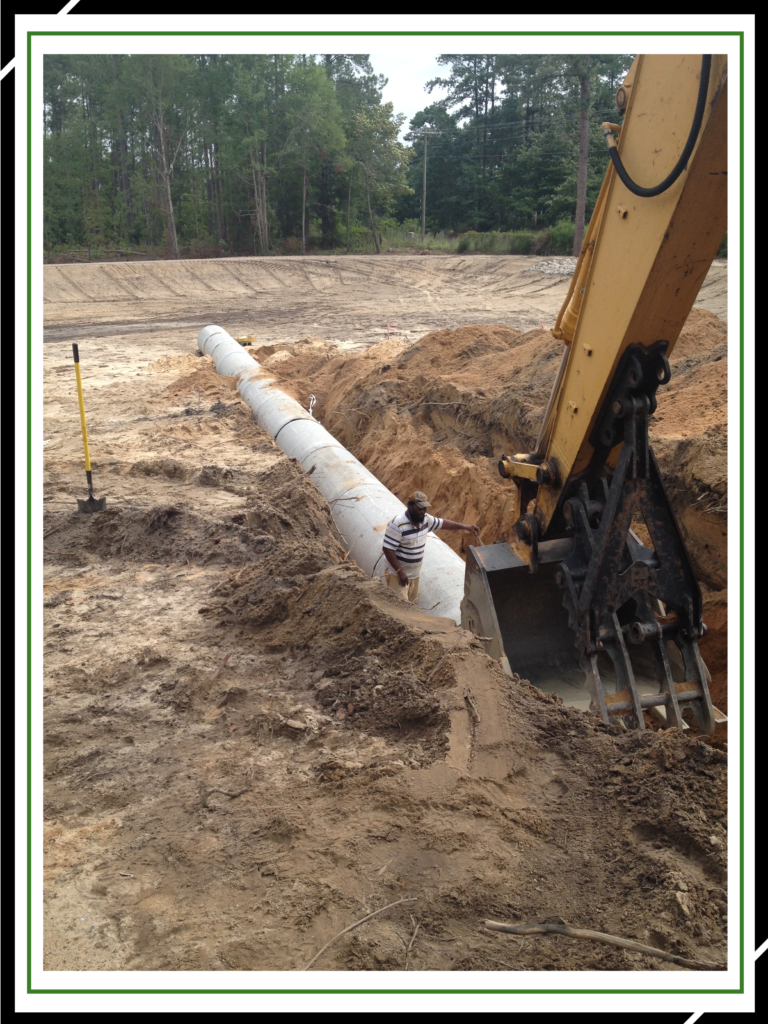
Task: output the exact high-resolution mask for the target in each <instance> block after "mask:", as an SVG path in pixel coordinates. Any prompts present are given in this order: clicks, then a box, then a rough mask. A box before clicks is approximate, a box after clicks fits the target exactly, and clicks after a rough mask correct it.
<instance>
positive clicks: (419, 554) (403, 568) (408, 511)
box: [382, 491, 480, 604]
mask: <svg viewBox="0 0 768 1024" xmlns="http://www.w3.org/2000/svg"><path fill="white" fill-rule="evenodd" d="M428 508H431V502H430V501H429V499H428V498H427V496H426V494H425V493H424V492H423V491H414V492H413V494H411V495H410V497H409V498H408V505H407V507H406V508H405V509H404V511H403V512H401V513H400V515H397V516H395V518H394V519H392V520H391V521H390V522H389V523H387V529H386V532H385V533H384V546H383V548H382V550H383V552H384V557H385V558H386V560H387V562H388V563H389V564H388V565H387V566H386V567H385V569H384V581H385V583H386V584H387V586H389V587H392V589H393V590H395V591H397V593H398V594H399V595H400V597H402V598H403V600H406V601H410V602H411V604H415V603H416V600H417V598H418V596H419V575H420V574H421V563H422V560H423V558H424V544H425V543H426V540H427V534H428V533H432V532H433V531H434V530H466V531H467V532H468V533H471V534H474V536H475V537H477V538H479V537H480V527H479V526H475V525H474V524H470V525H469V526H468V525H466V524H465V523H455V522H454V521H453V520H452V519H438V517H437V516H431V515H430V514H429V513H428V512H427V509H428Z"/></svg>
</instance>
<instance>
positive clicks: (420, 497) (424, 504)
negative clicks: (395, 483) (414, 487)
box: [408, 491, 431, 523]
mask: <svg viewBox="0 0 768 1024" xmlns="http://www.w3.org/2000/svg"><path fill="white" fill-rule="evenodd" d="M430 504H431V503H430V500H429V498H428V497H427V496H426V494H425V493H424V491H414V492H413V494H410V495H408V511H409V513H410V516H411V519H413V520H415V521H416V522H417V523H420V522H421V521H422V520H423V519H424V516H425V515H426V514H427V509H428V508H429V507H430Z"/></svg>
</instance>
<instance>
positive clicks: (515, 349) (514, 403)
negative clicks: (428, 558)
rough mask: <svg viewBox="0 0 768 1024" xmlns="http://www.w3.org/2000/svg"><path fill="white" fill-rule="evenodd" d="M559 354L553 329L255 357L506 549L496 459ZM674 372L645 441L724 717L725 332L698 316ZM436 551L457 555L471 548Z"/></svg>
mask: <svg viewBox="0 0 768 1024" xmlns="http://www.w3.org/2000/svg"><path fill="white" fill-rule="evenodd" d="M561 352H562V343H560V342H558V341H556V340H555V339H554V338H553V337H552V334H551V333H550V332H549V331H548V330H547V331H545V330H541V329H539V330H533V331H528V332H525V333H523V332H520V331H517V330H514V329H513V328H510V327H504V326H498V325H497V326H486V325H470V326H466V327H461V328H459V329H457V330H443V331H433V332H431V333H429V334H426V335H425V336H424V337H422V338H420V339H419V340H418V341H417V342H416V343H415V344H412V343H410V342H408V341H403V340H396V339H393V340H390V341H389V342H387V343H382V344H380V345H377V346H376V347H375V348H370V349H367V350H366V351H364V352H360V353H339V352H338V351H337V350H336V349H335V348H334V347H333V346H332V345H329V344H328V343H326V342H324V341H323V340H322V339H320V338H316V337H307V338H305V339H303V340H301V341H300V342H299V343H298V344H296V345H269V346H262V347H260V348H258V349H256V350H255V351H254V357H255V358H256V359H258V360H259V361H260V362H261V363H262V365H263V367H264V373H265V374H268V375H269V376H270V377H274V378H275V380H276V381H277V382H278V384H279V386H280V387H282V388H283V389H284V390H285V391H287V392H289V393H290V394H292V395H293V396H294V397H296V398H297V399H298V400H299V401H301V402H302V404H305V405H306V404H307V401H308V398H309V394H310V393H312V394H314V395H315V396H316V398H317V405H316V406H315V415H316V416H317V417H318V418H319V419H321V420H322V422H323V423H324V425H325V426H326V427H327V428H328V429H329V430H330V431H331V432H332V433H333V434H334V435H335V436H336V437H338V438H339V439H340V440H341V441H342V443H344V444H345V445H346V446H347V447H348V448H349V449H350V451H352V452H353V454H355V455H356V456H357V457H358V458H359V459H360V460H361V462H363V463H364V464H365V465H366V466H367V467H368V468H369V469H370V470H371V472H373V473H374V474H375V475H376V476H377V477H378V478H379V479H380V480H381V481H382V482H383V483H384V484H386V486H387V487H389V489H390V490H392V491H393V492H394V493H395V494H397V495H398V496H399V497H400V498H402V499H403V500H404V499H405V498H406V497H407V495H408V493H409V492H410V491H412V490H415V489H421V490H423V491H425V492H426V493H427V494H428V495H429V498H430V500H431V501H432V503H433V506H434V511H436V512H437V513H438V514H440V515H445V516H447V517H448V518H451V519H456V520H459V521H461V522H476V523H478V524H479V526H480V528H481V540H482V542H483V543H485V544H491V543H495V542H496V541H499V540H506V539H509V530H510V529H511V526H512V524H513V523H514V522H515V519H516V518H517V513H516V510H515V508H514V496H513V493H512V488H511V486H510V484H509V483H508V482H507V481H504V480H502V479H501V478H500V476H499V473H498V469H497V463H498V460H499V457H500V455H501V454H502V453H504V452H506V453H509V454H512V453H514V452H526V451H530V450H531V449H532V448H533V447H534V446H535V442H536V437H537V434H538V430H539V425H540V423H541V420H542V417H543V414H544V409H545V406H546V403H547V400H548V398H549V394H550V391H551V387H552V382H553V379H554V375H555V372H556V370H557V365H558V362H559V359H560V354H561ZM671 367H672V381H671V383H670V385H669V386H668V387H667V388H665V389H663V390H662V391H660V392H659V396H658V398H659V404H658V410H657V412H656V414H655V415H654V416H652V417H651V441H652V445H653V448H654V451H655V453H656V456H657V458H658V460H659V464H660V467H661V471H662V474H663V478H664V480H665V484H666V487H667V490H668V493H669V495H670V498H671V501H672V504H673V507H674V509H675V513H676V515H677V518H678V521H679V523H680V526H681V529H682V532H683V535H684V538H685V542H686V545H687V548H688V551H689V553H690V555H691V557H692V560H693V563H694V567H695V569H696V572H697V575H698V578H699V580H700V582H701V583H702V589H703V592H704V602H705V621H706V623H707V627H708V629H709V634H708V636H707V637H706V638H705V639H704V640H703V641H702V645H701V646H702V651H703V652H704V656H705V659H707V660H708V662H709V667H710V672H711V673H712V693H713V700H714V702H715V704H716V706H717V707H719V708H720V710H722V711H723V712H726V713H727V657H726V651H727V586H728V578H727V564H728V551H727V509H728V490H727V468H728V467H727V373H728V357H727V327H726V324H725V323H724V322H723V321H722V320H720V319H719V318H718V317H716V316H715V315H714V314H712V313H709V312H707V311H706V310H698V309H694V310H693V311H692V312H691V314H690V316H689V318H688V321H687V322H686V325H685V326H684V328H683V331H682V333H681V335H680V338H679V340H678V342H677V344H676V346H675V349H674V352H673V354H672V358H671ZM443 539H444V540H445V541H446V542H447V543H448V544H450V545H451V546H452V547H454V549H455V550H457V551H458V552H459V553H460V554H461V555H462V556H463V555H464V553H465V548H466V545H467V544H468V543H469V539H470V538H469V535H468V534H464V533H446V534H445V535H444V537H443Z"/></svg>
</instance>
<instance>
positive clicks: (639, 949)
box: [485, 921, 727, 971]
mask: <svg viewBox="0 0 768 1024" xmlns="http://www.w3.org/2000/svg"><path fill="white" fill-rule="evenodd" d="M485 927H486V928H490V929H491V931H495V932H508V933H509V934H510V935H545V934H547V933H548V932H550V933H552V934H554V935H566V936H567V937H568V938H569V939H588V940H591V941H592V942H605V943H606V944H607V945H609V946H619V947H620V948H621V949H631V950H632V951H633V952H635V953H645V955H646V956H655V957H656V958H657V959H658V960H666V961H667V962H668V963H671V964H676V965H677V966H678V967H688V968H689V969H690V970H692V971H725V970H727V965H726V964H710V963H706V962H705V961H701V960H686V958H685V957H683V956H677V955H676V954H674V953H665V952H664V950H663V949H655V948H654V947H653V946H644V945H643V944H642V943H641V942H635V941H634V939H622V938H621V937H620V936H618V935H608V934H607V933H606V932H593V931H589V930H588V929H586V928H570V927H569V926H568V925H567V924H501V923H500V922H499V921H486V922H485Z"/></svg>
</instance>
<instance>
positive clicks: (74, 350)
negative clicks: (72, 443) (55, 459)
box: [72, 342, 91, 485]
mask: <svg viewBox="0 0 768 1024" xmlns="http://www.w3.org/2000/svg"><path fill="white" fill-rule="evenodd" d="M72 355H73V356H74V357H75V376H76V377H77V400H78V402H79V403H80V429H81V430H82V432H83V448H84V449H85V473H86V476H87V478H88V483H89V485H90V482H91V455H90V452H89V451H88V428H87V427H86V425H85V403H84V402H83V381H82V379H81V377H80V353H79V352H78V349H77V345H76V344H75V343H74V342H73V343H72Z"/></svg>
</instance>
